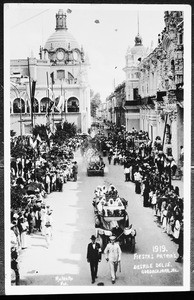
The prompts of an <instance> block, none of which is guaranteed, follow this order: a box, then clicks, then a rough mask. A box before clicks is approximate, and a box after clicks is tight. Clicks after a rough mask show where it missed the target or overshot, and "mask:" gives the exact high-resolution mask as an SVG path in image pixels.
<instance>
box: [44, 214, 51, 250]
mask: <svg viewBox="0 0 194 300" xmlns="http://www.w3.org/2000/svg"><path fill="white" fill-rule="evenodd" d="M51 214H52V211H51V210H48V211H47V214H46V218H45V230H44V234H45V239H46V248H47V249H48V247H49V245H50V242H51V237H52V227H53V219H52V216H51Z"/></svg>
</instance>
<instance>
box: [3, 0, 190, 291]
mask: <svg viewBox="0 0 194 300" xmlns="http://www.w3.org/2000/svg"><path fill="white" fill-rule="evenodd" d="M41 7H42V5H40V8H37V11H36V9H34V7H33V6H31V5H29V7H28V6H26V7H25V6H24V7H23V5H21V6H18V5H16V6H15V7H14V5H12V4H11V5H10V6H9V7H8V9H7V11H8V12H9V13H7V14H8V15H7V21H9V22H7V25H6V26H7V27H8V29H9V30H8V33H9V32H11V33H10V36H9V35H8V38H7V44H8V46H10V49H11V50H10V57H8V60H9V61H10V76H9V83H10V84H9V88H8V87H6V86H5V87H3V86H2V89H5V90H6V89H9V92H10V101H8V102H9V109H7V112H8V114H10V122H9V126H8V128H6V134H5V135H6V136H9V139H8V140H9V141H8V143H7V142H6V144H5V149H4V150H5V156H7V157H5V161H6V162H8V164H9V170H8V173H6V176H7V179H8V180H6V184H7V183H8V185H9V187H8V189H7V190H6V194H5V198H6V203H5V206H6V219H7V220H8V226H6V235H5V237H6V238H5V240H6V243H7V249H9V251H10V252H9V253H8V250H7V252H6V257H8V259H7V261H6V264H5V278H6V289H7V292H8V293H9V292H10V293H12V294H13V293H14V292H16V294H17V292H21V293H22V291H24V292H25V291H26V293H27V294H28V293H32V294H34V293H35V294H37V293H38V292H39V290H38V288H40V290H41V287H42V290H41V293H44V292H48V294H49V292H51V293H54V292H55V290H54V289H53V290H52V287H57V288H59V287H64V290H60V292H61V291H62V292H63V291H64V292H66V289H65V287H67V290H68V291H70V292H72V291H73V292H74V288H77V287H80V291H81V289H82V288H86V291H87V292H97V293H98V292H100V291H102V290H103V288H100V287H102V286H104V287H105V288H106V287H108V289H109V288H110V289H109V291H111V289H113V290H114V291H116V288H120V287H121V290H122V291H130V292H132V291H133V289H134V290H135V291H136V289H137V291H152V290H153V291H155V290H156V291H172V290H175V291H176V290H184V289H185V288H187V287H188V284H189V283H188V280H187V275H188V272H189V271H188V268H187V267H188V261H187V260H188V259H189V256H188V253H187V252H189V247H186V246H187V242H190V240H189V239H190V236H189V233H190V229H189V228H188V224H189V218H188V212H189V195H188V194H189V193H188V190H186V188H185V184H187V183H188V182H189V178H188V177H187V164H185V161H186V160H187V158H188V156H189V149H188V148H187V147H185V142H186V138H185V137H184V133H185V128H184V127H185V126H186V125H188V120H187V119H186V120H185V111H184V107H185V106H184V105H186V104H184V84H186V83H185V80H184V74H183V70H184V69H185V66H184V39H185V40H186V39H187V34H186V35H185V36H184V34H185V31H184V24H185V22H188V18H185V16H187V15H189V7H185V8H182V7H181V9H179V8H177V10H176V11H171V10H167V8H166V7H161V8H157V7H154V6H153V10H152V9H151V8H150V10H149V9H147V7H146V5H145V7H144V5H142V6H141V5H140V6H138V5H137V8H134V9H135V10H134V9H133V8H132V7H131V6H130V5H120V4H117V5H116V6H115V5H111V4H107V6H105V5H100V6H99V7H98V5H97V6H94V5H90V4H84V5H80V4H75V5H71V4H68V3H64V4H56V7H54V6H52V5H50V4H48V9H46V10H44V11H42V10H41ZM115 8H116V9H115ZM169 9H171V8H169ZM83 12H84V13H83ZM41 14H42V16H41V17H40V15H41ZM25 15H26V16H28V17H27V18H26V19H25V20H24V16H25ZM35 17H36V20H37V22H34V20H33V18H35ZM148 20H149V22H148ZM6 26H5V27H6ZM17 26H18V28H17ZM20 28H21V30H20ZM22 28H23V30H24V31H25V30H26V34H25V37H26V45H25V43H24V44H23V42H24V36H23V35H20V32H22ZM40 29H41V30H40ZM71 30H72V31H71ZM29 32H31V36H32V40H29ZM41 34H42V36H41ZM15 36H17V39H18V41H17V42H16V41H15ZM35 36H37V39H36V40H34V37H35ZM107 37H108V39H107ZM20 38H21V40H20ZM38 38H39V40H38ZM79 38H80V40H79ZM19 40H20V43H19ZM14 41H15V42H14ZM99 41H100V43H99ZM17 43H18V44H19V45H23V47H18V45H17ZM19 48H20V50H19ZM28 48H29V49H30V48H31V49H30V50H31V53H30V55H29V54H27V52H25V51H27V49H28ZM37 51H38V52H37ZM22 56H23V58H19V57H22ZM185 90H186V89H185ZM188 129H189V128H188ZM188 132H189V131H188ZM185 190H186V192H187V194H185ZM18 286H20V287H18ZM36 287H37V289H36ZM141 287H142V289H140V288H141ZM26 288H27V289H26ZM44 288H46V289H45V291H44V290H43V289H44ZM68 288H69V289H68ZM71 288H72V289H71ZM152 288H153V289H152ZM47 289H48V290H47ZM118 290H119V289H118ZM75 291H76V292H79V290H78V289H76V290H75Z"/></svg>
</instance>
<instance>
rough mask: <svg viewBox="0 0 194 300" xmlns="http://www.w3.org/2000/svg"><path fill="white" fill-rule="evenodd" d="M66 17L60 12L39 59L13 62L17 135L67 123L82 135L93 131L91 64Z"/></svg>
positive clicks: (12, 110) (12, 116)
mask: <svg viewBox="0 0 194 300" xmlns="http://www.w3.org/2000/svg"><path fill="white" fill-rule="evenodd" d="M66 18H67V15H66V13H64V12H63V10H61V9H60V10H59V11H58V13H57V14H56V28H55V32H54V33H53V34H51V35H50V37H49V38H48V39H47V41H46V43H45V45H44V47H42V46H41V47H40V52H39V58H34V57H30V58H26V59H18V60H11V62H10V121H11V126H10V127H11V128H10V129H12V130H14V131H15V132H16V134H17V135H25V134H29V133H31V132H32V127H34V126H35V125H41V124H44V125H48V122H49V123H50V124H49V125H50V127H51V129H52V128H54V127H55V125H56V124H57V123H63V122H65V121H67V122H69V123H74V124H75V125H76V127H77V129H78V132H80V133H87V132H88V129H89V128H90V125H91V121H90V87H89V84H88V78H87V73H88V67H89V62H88V58H87V56H86V55H85V52H84V49H83V47H82V46H80V45H79V44H78V43H77V41H76V39H75V38H74V37H73V36H72V34H71V33H70V32H69V30H68V28H67V22H66ZM29 83H31V84H29ZM31 99H32V100H33V101H32V102H31ZM31 103H32V105H31ZM51 107H52V108H51ZM48 115H49V118H48Z"/></svg>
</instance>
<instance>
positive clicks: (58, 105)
mask: <svg viewBox="0 0 194 300" xmlns="http://www.w3.org/2000/svg"><path fill="white" fill-rule="evenodd" d="M64 100H65V99H64V96H63V95H61V96H60V98H59V103H58V104H57V106H56V109H57V110H58V111H60V112H61V111H62V110H63V107H64Z"/></svg>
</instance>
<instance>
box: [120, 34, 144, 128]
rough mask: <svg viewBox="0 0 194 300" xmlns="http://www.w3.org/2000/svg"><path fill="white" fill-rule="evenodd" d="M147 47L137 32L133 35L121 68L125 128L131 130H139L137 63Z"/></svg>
mask: <svg viewBox="0 0 194 300" xmlns="http://www.w3.org/2000/svg"><path fill="white" fill-rule="evenodd" d="M148 51H149V49H148V48H145V47H144V46H143V43H142V38H141V36H140V35H139V30H138V34H137V36H136V37H135V45H134V46H133V47H132V48H130V47H128V49H127V53H126V56H125V60H126V65H125V67H124V68H123V70H124V72H125V75H126V83H125V91H126V102H125V118H126V129H127V131H131V129H132V128H133V127H134V128H135V129H137V130H140V109H139V68H138V67H139V64H140V62H141V60H142V59H143V58H144V57H145V56H146V55H147V54H148Z"/></svg>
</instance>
